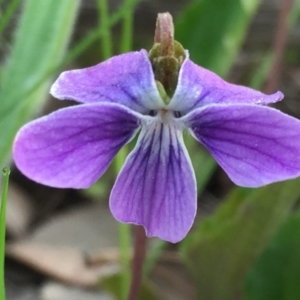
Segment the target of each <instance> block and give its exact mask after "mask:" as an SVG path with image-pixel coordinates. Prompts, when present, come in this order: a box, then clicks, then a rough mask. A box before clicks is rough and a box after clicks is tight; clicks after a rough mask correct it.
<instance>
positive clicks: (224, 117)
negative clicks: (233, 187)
mask: <svg viewBox="0 0 300 300" xmlns="http://www.w3.org/2000/svg"><path fill="white" fill-rule="evenodd" d="M184 119H185V121H186V123H187V125H188V126H189V127H190V128H191V130H192V132H193V134H194V136H195V137H196V138H197V140H198V141H200V142H201V143H202V144H203V145H205V146H206V148H207V149H208V150H209V151H210V152H211V154H212V155H213V156H214V158H215V159H216V161H217V162H218V163H219V164H220V166H221V167H222V168H223V169H224V171H225V172H226V173H227V174H228V176H229V177H230V178H231V180H232V181H233V182H234V183H236V184H237V185H241V186H245V187H259V186H262V185H266V184H269V183H272V182H276V181H282V180H286V179H291V178H295V177H297V176H299V175H300V121H299V120H297V119H295V118H293V117H290V116H288V115H286V114H284V113H282V112H280V111H278V110H276V109H273V108H270V107H265V106H259V105H247V104H236V105H234V104H232V105H211V106H207V107H205V108H203V109H198V110H195V111H193V112H191V113H190V114H188V115H187V116H185V117H184Z"/></svg>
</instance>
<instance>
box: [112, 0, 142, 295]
mask: <svg viewBox="0 0 300 300" xmlns="http://www.w3.org/2000/svg"><path fill="white" fill-rule="evenodd" d="M135 3H137V1H136V0H124V4H123V6H124V8H123V10H122V12H123V24H122V39H121V48H120V52H121V53H124V52H128V51H130V50H131V46H132V24H133V22H132V16H133V10H134V4H135ZM126 156H127V150H126V147H123V149H122V150H121V151H120V152H119V153H118V155H117V157H116V173H117V174H118V173H119V172H120V170H121V168H122V166H123V164H124V161H125V159H126ZM119 239H120V260H121V265H122V267H123V272H122V277H121V292H122V299H123V300H125V299H126V298H127V295H128V291H129V286H130V280H131V278H130V256H131V232H130V226H129V225H126V224H122V223H120V224H119Z"/></svg>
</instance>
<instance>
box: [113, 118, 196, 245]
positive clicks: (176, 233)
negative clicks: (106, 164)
mask: <svg viewBox="0 0 300 300" xmlns="http://www.w3.org/2000/svg"><path fill="white" fill-rule="evenodd" d="M110 208H111V211H112V213H113V215H114V217H115V218H116V219H117V220H119V221H121V222H125V223H133V224H139V225H143V226H144V228H145V230H146V234H147V236H148V237H152V236H157V237H159V238H161V239H163V240H167V241H170V242H173V243H175V242H178V241H180V240H181V239H183V238H184V237H185V235H186V234H187V232H188V231H189V229H190V228H191V226H192V224H193V221H194V218H195V213H196V184H195V176H194V171H193V169H192V166H191V163H190V159H189V156H188V154H187V152H186V148H185V146H184V144H183V140H182V132H181V130H180V129H179V128H176V124H175V122H171V123H165V124H163V123H161V122H160V121H159V120H158V119H157V120H155V121H152V123H150V124H144V125H143V127H142V131H141V134H140V136H139V140H138V142H137V145H136V147H135V149H134V150H133V151H132V152H131V153H130V155H129V156H128V158H127V160H126V162H125V165H124V166H123V169H122V170H121V172H120V174H119V177H118V178H117V181H116V183H115V185H114V187H113V190H112V192H111V196H110Z"/></svg>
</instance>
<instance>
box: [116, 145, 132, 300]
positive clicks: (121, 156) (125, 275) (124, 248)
mask: <svg viewBox="0 0 300 300" xmlns="http://www.w3.org/2000/svg"><path fill="white" fill-rule="evenodd" d="M126 155H127V150H126V147H123V149H121V150H120V151H119V153H118V155H117V156H116V159H115V169H116V174H118V173H119V172H120V170H121V168H122V166H123V164H124V161H125V159H126ZM118 226H119V247H120V262H121V265H122V276H121V293H122V297H121V299H122V300H125V299H126V297H127V294H128V290H129V285H130V257H131V232H130V226H129V225H127V224H123V223H119V225H118Z"/></svg>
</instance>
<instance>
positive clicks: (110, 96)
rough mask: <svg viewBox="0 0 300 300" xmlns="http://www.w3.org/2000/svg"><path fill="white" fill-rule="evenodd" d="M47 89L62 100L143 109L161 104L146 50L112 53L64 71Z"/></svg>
mask: <svg viewBox="0 0 300 300" xmlns="http://www.w3.org/2000/svg"><path fill="white" fill-rule="evenodd" d="M50 93H51V94H52V95H53V96H54V97H56V98H58V99H61V100H65V99H68V100H75V101H78V102H83V103H95V102H112V103H118V104H122V105H124V106H126V107H128V108H131V109H133V110H135V111H138V112H142V113H143V112H145V111H147V110H152V109H158V108H160V107H162V106H164V104H163V101H162V99H161V97H160V95H159V92H158V90H157V87H156V83H155V79H154V74H153V71H152V66H151V63H150V60H149V58H148V55H147V52H146V51H145V50H141V51H139V52H130V53H126V54H121V55H118V56H114V57H112V58H110V59H108V60H106V61H104V62H102V63H100V64H98V65H96V66H93V67H90V68H86V69H81V70H72V71H66V72H63V73H62V74H61V75H60V76H59V78H58V79H57V80H56V82H55V83H54V84H53V86H52V88H51V91H50Z"/></svg>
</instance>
